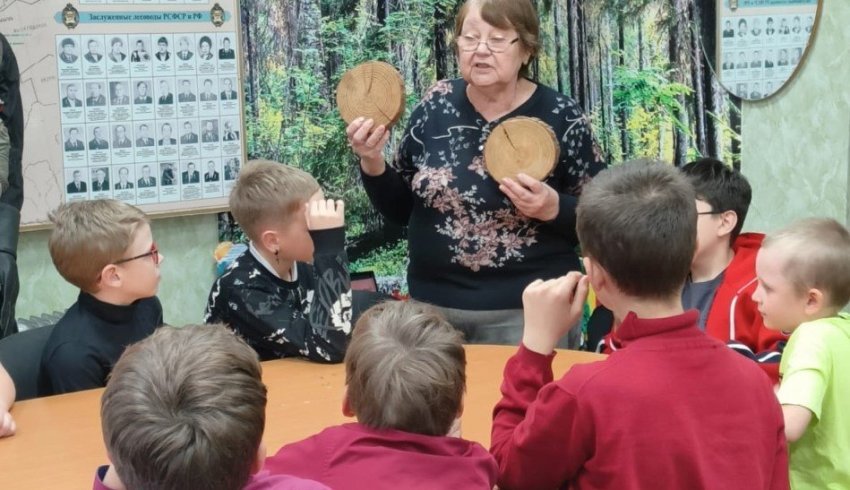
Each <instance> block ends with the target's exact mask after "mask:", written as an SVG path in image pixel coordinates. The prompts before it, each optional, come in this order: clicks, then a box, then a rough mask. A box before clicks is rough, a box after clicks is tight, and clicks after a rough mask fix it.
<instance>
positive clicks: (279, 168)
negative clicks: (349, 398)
mask: <svg viewBox="0 0 850 490" xmlns="http://www.w3.org/2000/svg"><path fill="white" fill-rule="evenodd" d="M343 208H344V206H343V203H342V201H336V202H334V201H333V200H330V199H328V200H325V199H324V196H323V194H322V190H321V189H320V188H319V184H318V183H317V182H316V179H314V178H313V177H312V176H311V175H310V174H308V173H306V172H304V171H303V170H299V169H297V168H294V167H290V166H288V165H282V164H279V163H276V162H271V161H266V160H256V161H252V162H249V165H247V166H246V167H245V169H244V170H243V171H242V173H241V174H240V175H239V180H238V181H237V182H236V185H235V186H234V188H233V191H232V192H231V193H230V211H231V213H233V217H234V218H235V219H236V221H237V222H238V223H239V225H240V226H241V227H242V229H243V230H244V231H245V234H246V235H248V238H250V239H251V244H250V246H249V248H248V250H246V251H245V252H244V253H243V254H242V255H241V256H239V257H238V258H237V259H236V260H235V261H234V262H233V264H232V265H231V266H230V268H229V269H228V270H227V272H225V273H224V275H222V276H221V277H220V278H219V279H218V280H216V282H215V284H213V287H212V290H211V291H210V296H209V302H208V304H207V309H206V314H205V318H204V321H205V322H206V323H225V324H227V325H229V326H230V328H231V329H233V330H234V331H236V332H237V333H239V334H240V335H241V336H242V337H244V338H245V340H246V341H247V342H248V345H250V346H251V347H253V348H254V349H255V350H256V351H257V353H258V354H259V356H260V359H261V360H267V359H275V358H280V357H293V356H303V357H307V358H308V359H310V360H312V361H318V362H341V361H342V359H343V356H344V355H345V347H346V344H347V343H348V339H349V337H350V336H351V325H352V319H351V313H352V308H351V284H350V279H349V275H348V258H347V256H346V253H345V248H344V242H345V230H344V227H343V226H344V224H345V219H344V216H345V215H344V209H343ZM310 262H312V264H311V263H310Z"/></svg>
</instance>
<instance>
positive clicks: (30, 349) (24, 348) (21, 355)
mask: <svg viewBox="0 0 850 490" xmlns="http://www.w3.org/2000/svg"><path fill="white" fill-rule="evenodd" d="M53 327H55V325H48V326H46V327H41V328H35V329H32V330H26V331H23V332H19V333H16V334H13V335H10V336H8V337H6V338H4V339H2V340H0V364H3V367H4V368H5V369H6V371H8V372H9V376H11V377H12V381H14V382H15V391H16V392H17V394H16V396H15V399H16V400H19V401H21V400H28V399H30V398H36V397H38V396H39V392H38V378H39V373H40V371H41V351H42V350H44V345H45V344H47V339H49V338H50V334H51V332H53Z"/></svg>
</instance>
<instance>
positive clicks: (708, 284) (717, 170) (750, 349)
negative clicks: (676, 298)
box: [604, 158, 787, 383]
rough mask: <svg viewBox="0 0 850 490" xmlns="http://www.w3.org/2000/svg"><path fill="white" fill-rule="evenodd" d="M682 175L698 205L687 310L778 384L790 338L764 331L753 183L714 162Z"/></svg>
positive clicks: (612, 340)
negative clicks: (748, 222) (751, 227)
mask: <svg viewBox="0 0 850 490" xmlns="http://www.w3.org/2000/svg"><path fill="white" fill-rule="evenodd" d="M682 171H683V172H684V173H685V175H686V176H687V177H688V180H689V181H690V182H691V184H692V185H693V186H694V189H695V191H696V205H697V248H696V253H695V254H694V258H693V262H691V271H690V274H689V275H688V279H687V280H686V281H685V287H684V289H683V290H682V305H683V306H684V308H685V309H691V308H693V309H696V310H698V311H699V320H698V321H697V325H698V326H699V328H700V330H703V331H704V332H705V333H706V334H707V335H708V336H710V337H713V338H715V339H717V340H720V341H722V342H726V343H727V344H728V345H729V346H730V347H732V348H733V349H735V350H736V351H738V352H740V353H741V354H744V355H746V356H747V357H749V358H751V359H753V360H755V361H757V362H758V363H759V365H760V366H761V367H762V368H763V369H764V370H765V372H767V373H768V375H769V376H770V377H771V379H772V380H773V382H774V383H777V382H778V381H779V361H780V358H781V356H782V349H783V347H784V346H785V342H786V340H787V339H786V336H785V335H783V334H782V333H781V332H775V331H771V330H769V329H767V328H766V327H765V326H764V320H763V319H762V317H761V314H759V312H758V308H757V307H756V304H755V302H754V301H753V299H752V295H753V292H754V291H755V290H756V286H757V283H756V265H755V264H756V253H757V252H758V251H759V248H760V247H761V242H762V240H763V239H764V235H763V234H761V233H741V229H742V228H743V226H744V220H745V219H746V217H747V211H748V209H749V207H750V200H751V199H752V190H751V188H750V184H749V182H747V179H746V178H745V177H744V176H743V175H742V174H741V173H740V172H738V171H737V170H734V169H733V168H732V167H730V166H728V165H726V164H724V163H723V162H721V161H719V160H714V159H711V158H702V159H700V160H697V161H694V162H691V163H689V164H687V165H685V166H684V167H682ZM618 347H619V339H618V338H617V335H616V333H612V334H611V335H609V336H608V337H606V345H605V349H604V351H605V352H611V351H613V350H616V349H617V348H618ZM756 353H758V354H756Z"/></svg>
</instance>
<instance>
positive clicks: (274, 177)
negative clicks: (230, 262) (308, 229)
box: [230, 160, 319, 241]
mask: <svg viewBox="0 0 850 490" xmlns="http://www.w3.org/2000/svg"><path fill="white" fill-rule="evenodd" d="M248 163H249V165H246V166H245V169H244V170H243V171H242V173H241V174H239V178H238V179H237V181H236V185H235V186H234V187H233V190H232V191H231V192H230V212H231V213H232V214H233V217H234V218H235V219H236V222H237V223H239V226H241V227H242V229H243V230H245V234H247V235H248V238H250V239H251V240H254V241H256V240H259V238H260V233H261V232H262V230H261V229H260V227H261V226H262V224H263V223H264V222H265V221H267V220H270V219H276V220H281V221H288V220H289V219H290V217H292V215H293V214H294V213H296V212H302V211H303V207H304V203H305V202H307V201H308V200H309V199H310V197H312V196H313V194H315V193H316V192H317V191H318V190H319V183H318V182H316V179H314V178H313V176H312V175H310V174H308V173H307V172H305V171H303V170H301V169H299V168H295V167H291V166H289V165H283V164H280V163H277V162H272V161H270V160H251V161H250V162H248Z"/></svg>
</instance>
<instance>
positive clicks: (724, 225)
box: [717, 210, 738, 237]
mask: <svg viewBox="0 0 850 490" xmlns="http://www.w3.org/2000/svg"><path fill="white" fill-rule="evenodd" d="M737 224H738V213H736V212H735V211H732V210H729V211H723V212H722V213H720V226H718V228H717V236H721V237H722V236H726V235H729V234H730V233H732V230H734V229H735V226H737Z"/></svg>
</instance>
